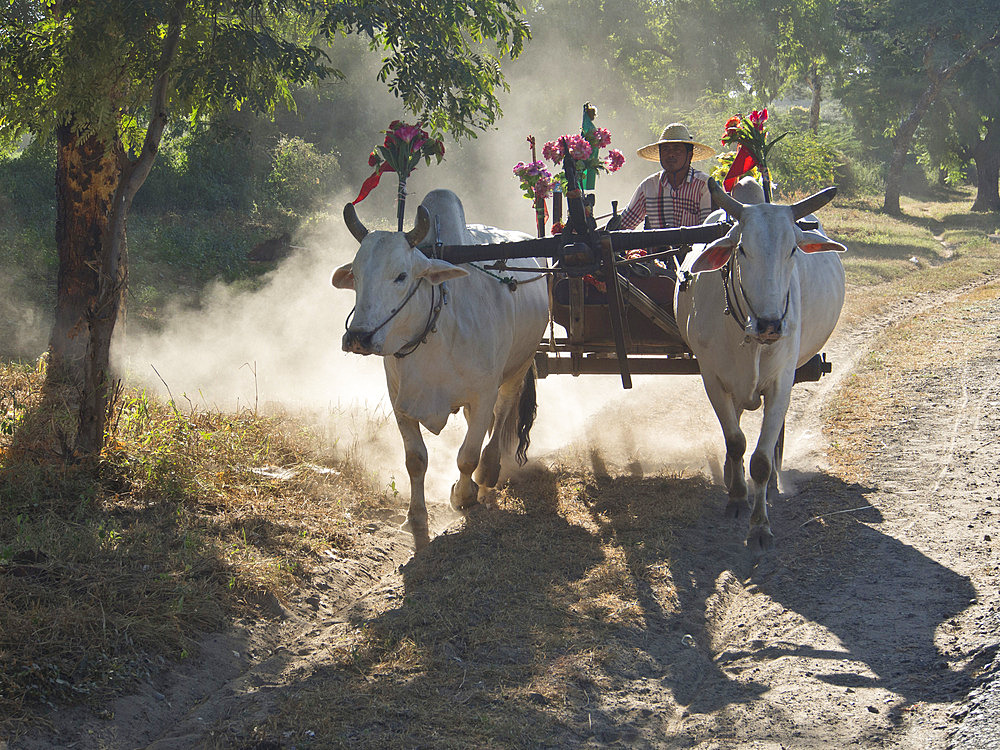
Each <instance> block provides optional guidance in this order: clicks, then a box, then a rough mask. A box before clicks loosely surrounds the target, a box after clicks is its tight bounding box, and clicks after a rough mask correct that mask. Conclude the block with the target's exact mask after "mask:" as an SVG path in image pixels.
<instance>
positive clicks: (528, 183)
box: [514, 135, 559, 237]
mask: <svg viewBox="0 0 1000 750" xmlns="http://www.w3.org/2000/svg"><path fill="white" fill-rule="evenodd" d="M528 144H529V145H530V146H531V163H530V164H525V163H524V162H523V161H519V162H518V163H517V164H515V165H514V176H515V177H517V178H518V180H520V182H521V192H522V193H523V194H524V197H525V198H527V199H528V200H530V201H532V202H533V203H534V206H535V227H536V229H537V230H538V236H539V237H544V236H545V220H546V218H548V217H547V214H548V211H547V210H546V208H545V200H546V199H547V198H548V197H549V196H551V195H552V189H553V188H554V187H555V186H556V185H558V184H559V181H558V180H557V179H556V178H555V177H553V176H552V173H551V172H549V170H548V169H546V168H545V163H544V162H541V161H539V160H538V158H537V155H536V154H535V136H533V135H529V136H528Z"/></svg>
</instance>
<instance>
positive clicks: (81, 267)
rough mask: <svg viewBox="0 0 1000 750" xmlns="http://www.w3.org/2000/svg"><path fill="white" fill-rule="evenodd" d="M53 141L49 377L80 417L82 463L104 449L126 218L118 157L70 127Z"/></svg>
mask: <svg viewBox="0 0 1000 750" xmlns="http://www.w3.org/2000/svg"><path fill="white" fill-rule="evenodd" d="M56 137H57V149H58V150H57V156H56V247H57V249H58V252H59V276H58V282H57V296H56V314H55V323H54V325H53V327H52V335H51V337H50V339H49V356H50V362H49V377H50V378H54V379H57V381H58V382H59V383H61V384H62V385H64V386H67V387H68V388H69V396H70V397H71V399H72V400H73V402H74V404H75V406H76V407H77V409H78V428H77V436H76V440H75V442H74V451H75V453H76V455H77V457H83V456H88V455H95V454H96V453H98V452H99V451H100V449H101V446H102V444H103V435H104V422H105V415H106V411H107V390H108V387H109V386H110V379H109V375H108V364H109V356H110V347H111V334H112V332H113V331H114V326H115V322H116V321H117V318H118V312H119V308H120V306H121V298H122V291H123V289H124V284H125V278H126V263H125V254H124V240H125V228H124V217H123V216H121V211H120V207H119V211H115V210H114V209H115V203H116V200H115V198H116V196H117V195H119V187H120V184H121V178H122V169H121V166H122V164H121V159H122V150H121V147H120V144H109V143H107V142H105V141H102V140H101V139H99V138H97V137H96V136H93V135H90V136H82V137H81V136H80V135H78V134H77V133H75V132H74V129H73V128H72V126H71V125H64V126H62V127H60V128H59V129H58V132H57V134H56Z"/></svg>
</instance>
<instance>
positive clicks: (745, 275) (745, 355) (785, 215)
mask: <svg viewBox="0 0 1000 750" xmlns="http://www.w3.org/2000/svg"><path fill="white" fill-rule="evenodd" d="M710 187H711V189H712V195H713V197H714V198H715V201H716V203H717V205H719V206H720V207H721V208H722V209H723V210H724V211H726V212H727V213H729V215H730V216H732V217H733V218H734V219H735V220H736V223H735V224H734V225H733V227H732V229H731V230H730V231H729V234H727V235H726V236H725V237H722V238H720V239H718V240H716V241H715V242H713V243H711V244H710V245H708V246H707V247H705V248H704V249H703V250H702V251H701V252H700V253H690V254H689V255H688V257H687V258H686V259H685V262H684V265H683V267H682V270H683V271H684V272H686V273H685V277H686V278H688V279H690V280H689V281H688V283H687V284H680V285H678V288H677V291H676V293H675V297H674V311H675V315H676V319H677V326H678V328H679V329H680V333H681V336H682V337H683V339H684V341H685V343H687V345H688V346H689V347H690V348H691V351H692V352H694V355H695V356H696V357H697V359H698V364H699V367H700V369H701V376H702V380H703V382H704V385H705V392H706V394H707V395H708V398H709V401H711V403H712V407H713V408H714V409H715V414H716V416H717V417H718V419H719V423H720V425H721V426H722V432H723V436H724V437H725V442H726V461H725V483H726V489H727V491H728V493H729V505H728V507H727V513H728V514H729V515H732V516H738V515H740V514H741V513H744V512H745V511H746V510H747V509H749V510H750V533H749V535H748V537H747V546H748V547H749V548H750V549H751V550H752V551H753V552H756V553H760V552H762V551H763V550H765V549H768V548H770V547H771V546H773V543H774V542H773V536H772V534H771V528H770V522H769V520H768V516H767V495H768V492H770V493H771V494H772V496H774V495H776V494H777V491H778V472H779V471H780V469H781V453H782V449H781V445H782V441H783V436H784V424H785V413H786V411H787V409H788V404H789V401H790V399H791V392H792V384H793V383H794V380H795V370H796V368H797V367H799V366H800V365H802V364H804V363H805V362H807V361H808V360H809V359H810V358H811V357H812V356H813V355H815V354H817V353H818V352H819V351H820V349H821V348H822V347H823V345H824V344H825V343H826V341H827V339H828V338H829V336H830V334H831V333H832V332H833V329H834V326H835V325H836V323H837V319H838V318H839V316H840V310H841V307H842V306H843V303H844V268H843V265H842V264H841V262H840V256H839V253H841V252H843V251H845V250H846V249H847V248H845V247H844V246H843V245H841V244H840V243H838V242H834V241H833V240H831V239H829V238H828V237H827V236H826V235H824V234H823V233H822V231H821V230H819V231H804V230H802V229H801V228H800V227H799V226H798V225H797V224H796V221H797V220H798V219H800V218H805V217H806V216H807V215H809V213H810V212H811V211H814V210H816V209H817V208H819V207H820V206H823V205H825V204H826V203H828V202H829V201H830V199H831V198H832V197H833V195H834V192H835V189H834V188H828V189H826V190H823V191H821V192H819V193H817V194H816V195H813V196H810V197H808V198H806V199H804V200H802V201H799V202H798V203H796V204H794V205H791V206H786V205H779V204H770V203H757V204H752V203H751V204H746V203H741V202H740V201H738V200H736V199H735V198H733V197H732V196H730V195H728V194H726V193H725V192H724V191H723V190H722V189H721V188H720V187H719V186H718V185H716V184H714V182H713V183H710ZM722 218H723V216H722V212H721V211H718V212H716V213H715V214H712V215H711V216H709V218H708V219H707V221H709V222H711V221H719V220H721V219H722ZM817 224H818V223H817ZM720 270H721V273H713V271H720ZM761 405H763V407H764V417H763V421H762V424H761V430H760V435H759V437H758V440H757V446H756V448H755V449H754V452H753V455H752V456H751V459H750V477H749V478H750V482H749V485H748V483H747V478H746V476H745V471H744V466H743V459H744V453H745V452H746V447H747V440H746V436H745V435H744V434H743V431H742V429H741V427H740V418H741V417H742V415H743V412H744V411H746V410H755V409H758V408H760V407H761Z"/></svg>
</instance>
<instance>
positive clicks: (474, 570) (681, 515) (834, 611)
mask: <svg viewBox="0 0 1000 750" xmlns="http://www.w3.org/2000/svg"><path fill="white" fill-rule="evenodd" d="M595 468H598V469H599V468H600V467H599V466H596V465H595ZM631 472H632V473H631V474H629V475H621V476H615V477H611V476H607V475H606V474H605V475H602V472H601V471H598V472H597V473H591V472H587V473H581V474H573V473H566V472H558V471H549V470H542V469H535V470H533V471H532V472H531V475H530V478H529V479H527V480H525V479H518V480H515V481H514V482H513V483H512V485H511V487H510V489H509V490H508V493H507V500H506V501H505V502H504V503H503V504H502V507H501V508H500V509H498V510H488V509H479V510H478V511H477V512H474V513H472V514H471V515H470V516H469V517H468V519H467V522H466V523H465V525H464V526H463V527H462V528H461V529H459V530H457V531H454V532H451V533H447V534H445V535H442V536H440V537H438V538H437V539H435V540H434V541H433V542H432V543H431V545H430V547H429V548H428V549H427V550H426V551H425V552H423V553H421V554H420V555H419V556H418V557H416V558H415V559H413V560H412V561H411V562H410V563H408V564H407V565H406V566H404V567H403V569H402V573H403V581H404V591H403V592H402V595H401V597H400V598H399V600H398V602H397V603H396V606H393V607H392V608H391V609H388V610H386V611H382V612H380V613H370V612H364V611H361V610H358V611H356V612H355V613H354V620H353V623H352V625H353V627H354V628H355V629H356V632H357V633H358V634H360V637H358V638H355V639H354V641H353V642H352V643H351V645H350V646H349V647H347V648H346V649H345V650H344V651H343V652H342V653H341V654H340V658H339V660H338V661H337V663H336V664H335V665H331V666H328V667H325V668H323V669H322V670H319V671H318V672H316V673H314V674H313V675H312V676H310V677H309V678H308V679H306V680H304V681H303V682H302V683H301V684H299V685H298V686H297V688H296V692H297V697H296V699H295V701H294V702H293V706H294V707H292V708H291V709H290V713H289V715H288V716H286V717H283V718H282V719H280V720H279V721H278V724H279V725H282V724H285V722H286V721H291V717H292V716H293V715H295V714H297V713H299V712H304V713H307V714H309V715H315V713H314V712H313V711H311V710H309V708H308V706H309V704H310V703H311V702H313V701H322V705H323V708H324V710H325V712H326V715H327V716H328V719H329V723H328V724H327V725H326V726H325V727H323V728H321V729H316V730H314V731H317V734H318V735H319V734H320V733H321V734H323V735H325V736H327V737H329V738H330V739H331V740H335V741H337V742H343V743H344V744H345V745H346V744H350V745H352V746H355V747H357V746H367V747H376V746H387V745H396V746H400V745H405V746H409V745H411V744H412V745H421V744H426V743H434V744H435V745H436V746H456V747H457V746H461V745H463V744H464V745H465V746H468V745H469V743H472V744H477V743H479V742H485V743H487V744H492V745H494V746H517V747H523V746H565V745H567V744H574V743H580V742H584V741H589V742H596V743H599V744H608V743H619V742H620V743H626V744H628V743H633V742H640V743H641V742H643V741H652V738H654V737H660V738H661V740H662V741H665V742H667V743H668V744H669V743H671V742H675V741H676V742H678V743H681V744H684V743H686V742H689V741H693V739H694V738H693V737H688V736H684V735H683V731H682V730H677V732H678V733H677V735H676V736H671V735H670V734H669V733H670V732H671V731H672V730H671V726H672V725H671V721H672V720H674V719H676V718H678V717H680V716H682V715H683V716H686V715H689V714H693V713H699V714H714V713H716V712H723V711H724V710H725V709H726V708H727V707H730V706H733V705H734V704H750V703H752V702H753V701H755V700H757V699H758V698H759V697H760V696H761V694H763V693H764V692H766V691H768V690H770V689H771V688H772V687H773V686H771V685H767V684H763V683H760V682H756V681H754V680H753V679H748V678H747V677H746V676H745V675H743V676H741V677H739V678H738V679H737V677H736V676H734V675H733V674H731V673H729V672H728V671H727V670H726V668H725V666H726V664H727V663H730V662H732V661H733V660H736V659H740V658H745V657H750V658H752V659H753V660H755V661H760V662H765V661H769V660H775V659H778V658H782V657H789V656H790V657H803V658H809V659H813V660H815V659H829V660H830V664H831V668H830V669H829V670H828V673H827V672H822V671H821V672H818V673H816V674H815V676H814V677H813V679H814V680H816V681H820V682H826V683H828V684H836V685H841V686H854V687H864V686H871V685H880V686H883V687H885V688H886V689H888V690H890V691H892V692H893V693H895V694H897V695H898V696H899V697H900V703H899V708H898V709H897V711H901V710H903V708H904V707H905V706H906V705H911V704H913V703H916V702H919V701H942V700H949V699H955V698H958V697H960V696H961V694H962V691H963V690H964V689H965V687H966V686H967V684H968V677H967V675H965V674H962V673H958V672H953V671H950V670H949V669H948V668H947V664H946V662H943V659H942V654H940V653H939V652H938V649H937V647H936V646H935V643H934V633H935V630H936V629H937V628H938V627H939V626H940V625H941V624H942V623H944V622H946V621H947V620H948V619H949V618H951V617H953V616H954V615H956V614H957V613H959V612H961V611H962V610H963V609H965V608H966V607H967V606H968V604H969V601H970V599H971V598H972V597H973V596H974V594H973V590H972V587H971V585H970V583H969V581H968V580H967V579H966V578H964V577H962V576H959V575H956V574H955V573H953V572H952V571H950V570H948V569H946V568H944V567H942V566H940V565H939V564H937V563H936V562H934V561H933V560H930V559H928V558H927V557H926V556H924V555H922V554H921V553H919V552H918V551H917V550H915V549H914V548H913V547H911V546H909V545H906V544H902V543H900V542H899V541H898V540H896V539H894V538H892V537H890V536H886V535H885V534H883V533H881V532H880V531H879V525H880V522H881V520H882V519H881V517H880V515H879V513H878V512H877V511H876V510H875V509H874V508H872V507H871V506H870V504H869V502H868V496H869V495H870V493H871V491H872V490H871V488H868V487H864V486H861V485H855V484H847V483H844V482H842V481H840V480H839V479H837V478H835V477H832V476H829V475H826V474H822V473H819V474H811V475H795V476H793V477H792V479H793V485H794V486H795V487H796V488H797V492H796V494H795V495H794V496H790V497H781V498H779V499H778V500H777V501H776V502H775V503H774V505H773V508H772V514H771V517H772V523H773V526H774V530H775V533H776V538H777V544H778V548H777V550H776V551H775V552H773V553H772V554H770V555H769V556H767V557H766V558H765V559H763V560H761V561H754V560H752V559H750V558H749V557H748V553H747V552H746V549H745V547H744V545H743V541H742V539H743V535H744V533H745V525H744V522H730V521H726V520H724V518H723V512H722V509H723V506H724V496H723V492H722V490H721V488H720V487H718V486H717V485H711V484H709V483H708V482H707V481H706V480H705V479H703V478H700V477H671V476H642V474H641V472H640V471H639V470H638V469H637V467H631ZM692 500H693V501H694V502H695V507H694V510H693V511H691V510H690V509H688V510H685V508H686V507H687V505H688V504H689V503H691V501H692ZM732 586H736V587H737V588H739V589H740V590H742V591H746V590H749V589H751V588H752V589H753V590H754V591H755V592H759V593H764V594H766V596H767V597H769V599H770V600H773V602H775V603H777V605H780V608H783V609H784V610H787V611H791V612H793V613H797V614H798V615H799V616H801V618H804V619H805V620H808V621H811V622H814V623H816V624H818V625H819V626H821V627H822V628H825V629H826V630H828V631H830V632H831V633H833V634H834V635H835V636H836V637H837V639H839V642H840V644H842V649H817V648H814V647H812V646H810V645H809V644H808V643H794V642H789V641H779V642H775V643H766V642H752V641H748V642H745V643H740V642H734V643H730V644H729V646H728V647H727V651H726V653H725V658H719V653H718V652H717V651H716V652H713V645H712V644H713V639H716V640H717V635H718V633H717V630H718V628H719V618H720V617H724V612H721V610H722V609H724V604H725V600H726V596H727V592H726V589H727V587H730V588H731V587H732ZM730 593H731V592H730ZM834 662H836V664H834ZM854 663H859V664H860V665H861V667H860V668H858V669H855V670H852V669H851V668H849V667H848V668H845V666H844V665H845V664H847V665H850V664H854ZM872 674H874V675H875V676H874V677H873V676H872ZM292 726H294V724H292ZM285 731H289V730H288V729H287V728H286V730H285ZM665 732H666V733H667V734H664V733H665Z"/></svg>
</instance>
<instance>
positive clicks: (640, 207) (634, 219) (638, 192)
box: [621, 180, 646, 229]
mask: <svg viewBox="0 0 1000 750" xmlns="http://www.w3.org/2000/svg"><path fill="white" fill-rule="evenodd" d="M645 184H646V181H645V180H643V181H642V182H640V183H639V187H637V188H636V189H635V192H634V193H633V194H632V200H630V201H629V202H628V207H627V208H626V209H625V210H624V211H622V215H621V216H622V221H621V228H622V229H635V228H636V227H637V226H639V225H640V224H641V223H642V220H643V219H645V218H646V191H645V190H644V189H643V188H644V187H645Z"/></svg>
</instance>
